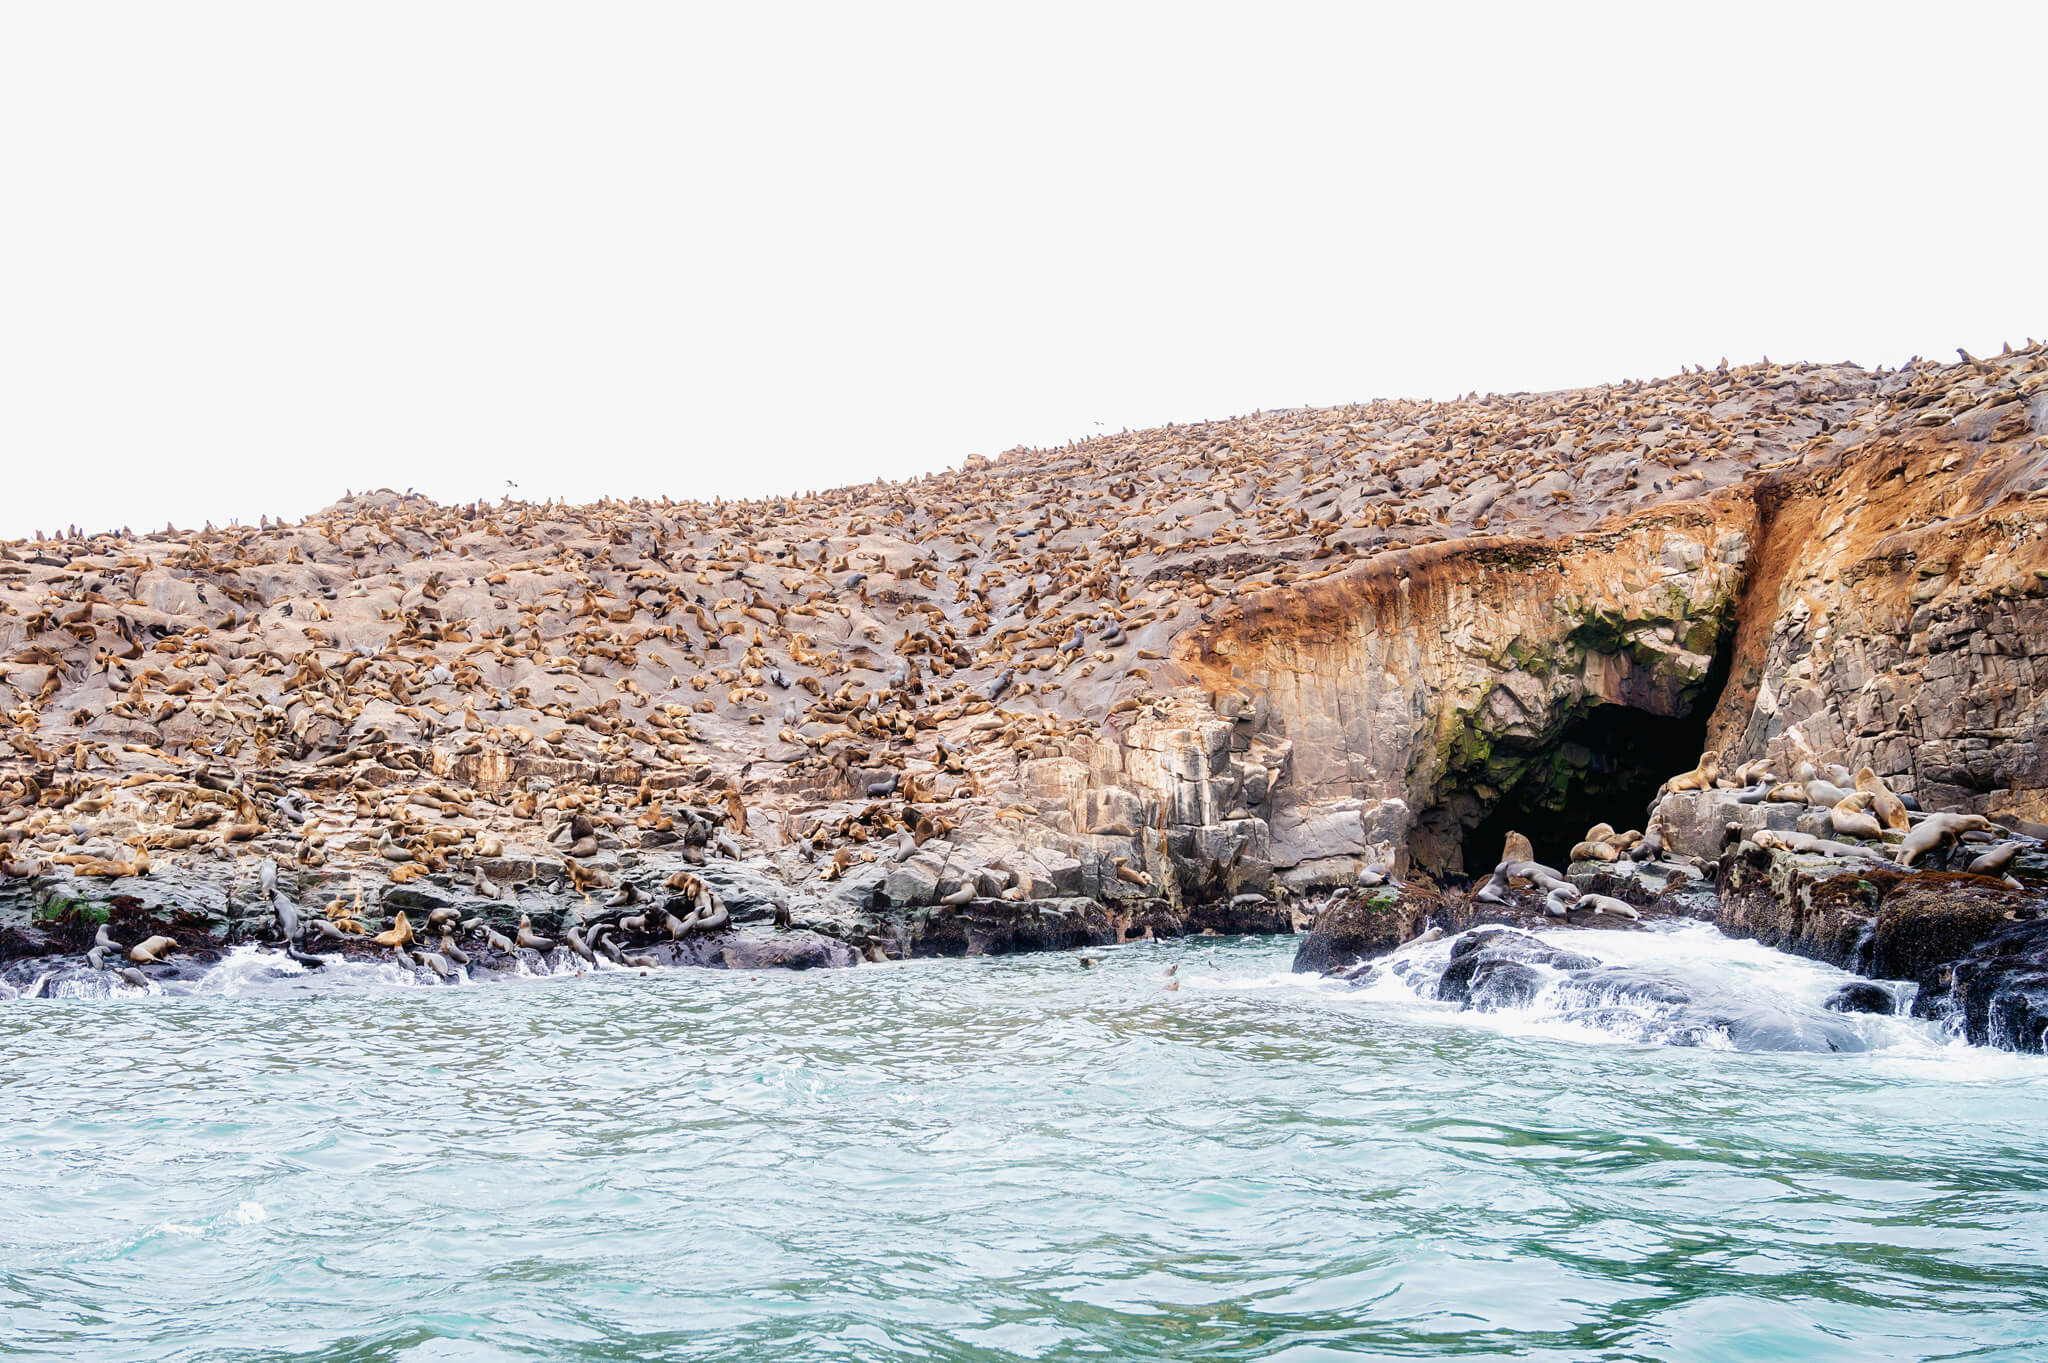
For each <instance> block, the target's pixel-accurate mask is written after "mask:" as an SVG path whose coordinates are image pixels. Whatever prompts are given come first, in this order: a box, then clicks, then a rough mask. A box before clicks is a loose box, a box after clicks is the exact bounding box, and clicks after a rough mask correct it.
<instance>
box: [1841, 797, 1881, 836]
mask: <svg viewBox="0 0 2048 1363" xmlns="http://www.w3.org/2000/svg"><path fill="white" fill-rule="evenodd" d="M1874 798H1876V797H1875V796H1873V795H1871V794H1870V793H1869V792H1867V791H1861V790H1859V791H1856V792H1854V793H1853V794H1850V795H1847V796H1845V797H1843V799H1841V800H1840V801H1839V802H1837V803H1836V805H1835V807H1834V808H1833V809H1832V810H1830V811H1829V813H1828V822H1829V824H1831V825H1832V826H1833V827H1834V830H1835V832H1837V833H1839V834H1841V835H1842V836H1843V837H1845V838H1865V839H1868V840H1869V841H1871V842H1876V841H1877V840H1878V839H1880V838H1882V837H1883V836H1884V825H1883V824H1881V823H1879V822H1878V821H1877V816H1876V815H1875V814H1872V813H1870V812H1869V806H1870V802H1871V801H1872V800H1873V799H1874Z"/></svg>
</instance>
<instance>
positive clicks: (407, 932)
mask: <svg viewBox="0 0 2048 1363" xmlns="http://www.w3.org/2000/svg"><path fill="white" fill-rule="evenodd" d="M370 940H371V941H373V942H375V943H376V944H377V945H378V946H380V947H391V948H393V949H394V950H395V949H397V948H399V947H403V946H404V945H405V944H406V943H407V942H410V941H411V940H412V923H411V921H410V920H408V919H407V918H406V916H405V910H404V909H400V910H399V911H398V916H397V917H396V918H393V919H392V920H391V926H390V927H388V928H386V929H385V930H384V931H382V932H380V933H378V934H377V935H376V936H375V937H372V938H371V939H370Z"/></svg>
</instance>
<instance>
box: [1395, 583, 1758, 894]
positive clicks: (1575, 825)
mask: <svg viewBox="0 0 2048 1363" xmlns="http://www.w3.org/2000/svg"><path fill="white" fill-rule="evenodd" d="M1733 623H1734V622H1733V621H1732V620H1730V621H1728V622H1726V625H1725V626H1724V628H1723V630H1722V633H1721V636H1720V638H1719V639H1718V640H1717V641H1716V646H1715V650H1714V656H1713V662H1712V664H1711V666H1710V667H1709V668H1708V670H1707V673H1706V675H1705V676H1704V677H1702V678H1701V679H1700V680H1699V681H1698V682H1697V683H1696V684H1694V685H1692V686H1689V687H1687V688H1685V689H1684V691H1683V692H1681V693H1679V694H1678V695H1676V696H1671V695H1669V693H1665V694H1664V696H1662V697H1660V696H1658V694H1657V693H1656V692H1654V691H1652V692H1649V693H1647V694H1645V695H1644V696H1643V699H1644V700H1645V701H1647V702H1649V704H1651V705H1654V706H1655V708H1654V709H1652V708H1645V706H1643V705H1631V704H1627V703H1624V702H1621V701H1595V702H1594V703H1592V704H1591V705H1589V706H1586V707H1585V708H1582V709H1579V710H1578V711H1577V713H1575V714H1573V715H1571V716H1570V718H1568V719H1567V720H1566V722H1565V724H1564V726H1563V727H1562V728H1561V729H1559V730H1558V731H1556V732H1555V733H1551V734H1542V735H1535V736H1531V737H1527V738H1515V737H1501V738H1496V739H1494V740H1493V741H1492V746H1491V748H1490V750H1485V749H1482V750H1481V751H1480V752H1479V754H1478V756H1479V761H1480V764H1481V765H1482V766H1483V770H1482V771H1474V770H1469V769H1468V770H1464V771H1459V770H1452V771H1450V772H1447V773H1446V774H1445V776H1444V777H1443V784H1442V787H1441V789H1442V790H1443V791H1444V792H1445V795H1444V797H1443V799H1442V801H1441V802H1440V803H1438V804H1437V805H1436V806H1435V807H1433V808H1428V809H1424V810H1423V811H1422V812H1421V813H1420V815H1419V816H1418V817H1417V818H1416V820H1415V823H1414V824H1413V826H1412V827H1411V828H1410V830H1409V837H1408V851H1409V856H1410V858H1411V860H1412V861H1413V862H1414V864H1415V865H1416V866H1417V867H1418V868H1419V869H1421V870H1424V871H1427V872H1429V873H1430V874H1432V875H1439V876H1451V877H1458V876H1469V877H1472V878H1475V879H1476V878H1478V877H1481V876H1485V875H1487V874H1489V873H1490V872H1491V871H1492V870H1493V868H1494V867H1495V866H1496V865H1498V864H1499V862H1500V854H1501V844H1502V843H1503V842H1505V841H1506V839H1507V835H1508V833H1509V832H1510V831H1514V832H1519V833H1521V834H1522V835H1523V836H1525V837H1527V838H1528V839H1529V842H1530V844H1531V845H1532V846H1533V848H1534V849H1535V852H1536V859H1537V860H1538V861H1540V862H1543V863H1544V864H1545V865H1548V866H1554V867H1556V868H1558V869H1559V870H1563V869H1564V867H1565V864H1566V862H1567V861H1569V859H1570V853H1571V849H1572V846H1573V844H1575V843H1577V842H1578V841H1579V840H1580V839H1581V838H1583V837H1585V836H1586V830H1587V829H1588V828H1591V827H1592V826H1593V825H1594V824H1597V823H1607V824H1612V825H1613V826H1614V827H1615V828H1616V829H1618V830H1620V829H1630V828H1641V827H1643V823H1644V820H1645V819H1646V818H1647V817H1648V814H1649V807H1650V802H1651V801H1652V800H1654V799H1655V798H1656V796H1657V788H1658V787H1659V786H1661V785H1663V784H1664V783H1665V782H1666V781H1668V780H1670V779H1671V778H1672V777H1673V776H1676V775H1677V774H1678V773H1680V772H1682V771H1690V770H1692V769H1693V767H1694V765H1695V764H1696V763H1698V761H1699V758H1700V754H1701V753H1702V752H1703V751H1704V750H1705V748H1706V743H1707V724H1708V721H1709V720H1710V719H1711V718H1712V717H1713V713H1714V709H1715V707H1716V706H1717V705H1718V704H1719V703H1720V700H1721V692H1722V689H1723V688H1724V687H1725V686H1726V684H1727V681H1728V675H1729V672H1730V671H1731V670H1732V666H1733V663H1734V654H1735V630H1734V629H1733ZM1660 701H1661V702H1662V703H1659V702H1660ZM1674 702H1675V703H1674ZM1667 707H1668V708H1669V709H1676V710H1677V711H1678V713H1675V714H1673V713H1658V711H1659V710H1665V709H1667Z"/></svg>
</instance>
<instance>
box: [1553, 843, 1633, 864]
mask: <svg viewBox="0 0 2048 1363" xmlns="http://www.w3.org/2000/svg"><path fill="white" fill-rule="evenodd" d="M1620 855H1621V853H1619V852H1617V851H1615V850H1614V845H1613V844H1612V843H1607V842H1590V841H1588V842H1580V843H1574V844H1573V845H1572V850H1571V853H1570V855H1569V856H1568V857H1567V858H1566V860H1568V861H1613V860H1614V859H1615V858H1616V857H1618V856H1620Z"/></svg>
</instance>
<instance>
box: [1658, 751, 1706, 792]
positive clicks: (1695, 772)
mask: <svg viewBox="0 0 2048 1363" xmlns="http://www.w3.org/2000/svg"><path fill="white" fill-rule="evenodd" d="M1720 774H1721V754H1719V753H1717V752H1709V753H1703V754H1701V756H1700V764H1699V765H1698V766H1697V767H1694V768H1693V769H1692V770H1691V771H1687V772H1680V773H1679V774H1678V775H1676V776H1674V777H1672V778H1671V779H1670V780H1669V781H1666V782H1665V783H1664V789H1663V790H1662V791H1661V792H1659V793H1660V794H1665V795H1675V794H1677V793H1678V792H1680V791H1685V790H1712V789H1713V788H1714V781H1715V779H1716V778H1718V777H1719V776H1720Z"/></svg>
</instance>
